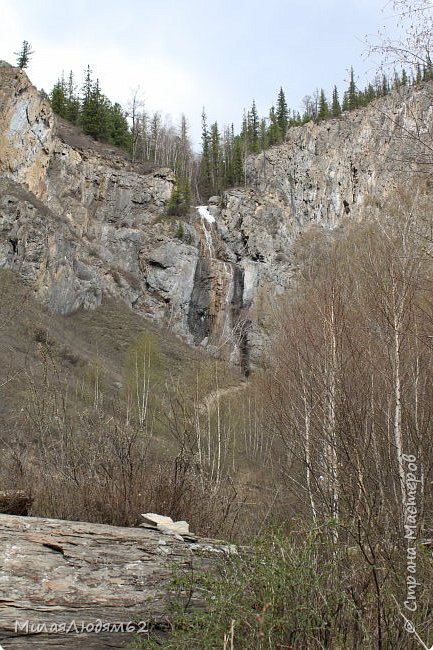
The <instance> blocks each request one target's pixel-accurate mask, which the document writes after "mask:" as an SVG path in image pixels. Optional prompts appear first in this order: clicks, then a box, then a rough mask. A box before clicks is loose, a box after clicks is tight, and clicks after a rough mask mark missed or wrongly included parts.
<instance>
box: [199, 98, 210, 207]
mask: <svg viewBox="0 0 433 650" xmlns="http://www.w3.org/2000/svg"><path fill="white" fill-rule="evenodd" d="M201 123H202V128H201V160H200V169H199V190H200V195H201V197H202V199H203V200H207V199H208V198H209V197H210V196H212V175H211V161H210V137H209V131H208V127H207V117H206V112H205V109H204V108H203V112H202V115H201Z"/></svg>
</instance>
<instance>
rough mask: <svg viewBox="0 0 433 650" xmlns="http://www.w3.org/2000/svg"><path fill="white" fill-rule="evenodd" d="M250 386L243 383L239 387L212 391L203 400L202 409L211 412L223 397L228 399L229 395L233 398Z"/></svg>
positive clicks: (247, 383) (246, 382)
mask: <svg viewBox="0 0 433 650" xmlns="http://www.w3.org/2000/svg"><path fill="white" fill-rule="evenodd" d="M249 385H250V384H249V382H248V381H243V382H242V383H241V384H238V385H237V386H228V387H227V388H217V390H213V391H211V392H210V393H208V394H207V395H206V396H205V397H204V398H203V401H202V408H203V409H209V410H210V409H212V408H213V406H215V404H216V403H217V401H218V400H219V399H221V398H222V397H227V396H228V395H230V396H232V395H235V394H236V393H240V392H241V391H244V390H245V389H246V388H247V387H248V386H249Z"/></svg>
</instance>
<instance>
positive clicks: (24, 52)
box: [14, 41, 34, 70]
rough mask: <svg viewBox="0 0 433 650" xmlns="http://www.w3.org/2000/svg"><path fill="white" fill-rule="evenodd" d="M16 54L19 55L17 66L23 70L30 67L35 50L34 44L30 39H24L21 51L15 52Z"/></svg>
mask: <svg viewBox="0 0 433 650" xmlns="http://www.w3.org/2000/svg"><path fill="white" fill-rule="evenodd" d="M14 54H15V56H16V57H17V66H18V67H19V68H20V69H21V70H24V68H27V67H28V65H29V62H30V57H31V56H32V54H34V51H33V50H32V46H31V45H30V43H29V42H28V41H23V43H22V45H21V49H20V51H19V52H14Z"/></svg>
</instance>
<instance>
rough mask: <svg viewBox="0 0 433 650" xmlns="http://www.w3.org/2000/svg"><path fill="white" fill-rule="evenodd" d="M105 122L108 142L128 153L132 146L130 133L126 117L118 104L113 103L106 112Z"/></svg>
mask: <svg viewBox="0 0 433 650" xmlns="http://www.w3.org/2000/svg"><path fill="white" fill-rule="evenodd" d="M107 121H108V128H109V133H108V135H109V138H108V139H109V142H111V143H112V144H114V145H116V146H117V147H121V148H122V149H125V150H126V151H130V150H131V146H132V136H131V131H130V130H129V126H128V121H127V119H126V115H125V113H124V112H123V110H122V107H121V106H120V104H118V103H115V104H114V105H113V106H111V108H110V109H109V111H108V115H107Z"/></svg>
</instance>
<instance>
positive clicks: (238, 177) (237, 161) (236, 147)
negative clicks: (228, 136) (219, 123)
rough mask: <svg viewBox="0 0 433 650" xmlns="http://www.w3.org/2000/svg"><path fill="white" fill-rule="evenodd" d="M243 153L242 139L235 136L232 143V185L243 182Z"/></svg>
mask: <svg viewBox="0 0 433 650" xmlns="http://www.w3.org/2000/svg"><path fill="white" fill-rule="evenodd" d="M244 175H245V172H244V151H243V143H242V137H241V136H239V135H237V136H236V137H235V138H234V141H233V185H241V184H242V183H243V182H244Z"/></svg>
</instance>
